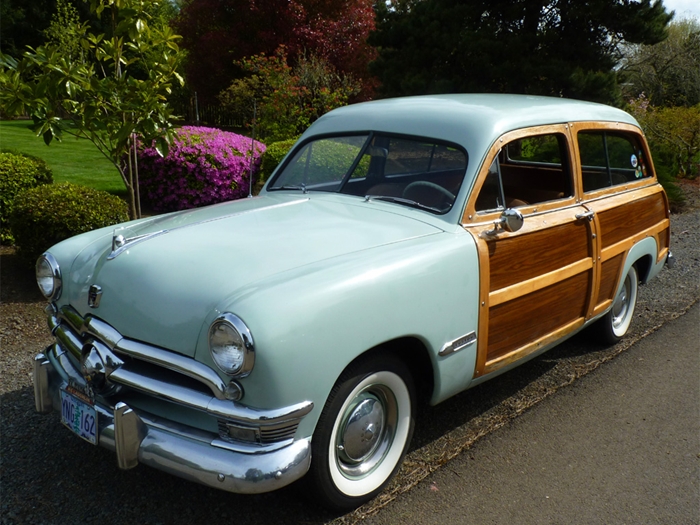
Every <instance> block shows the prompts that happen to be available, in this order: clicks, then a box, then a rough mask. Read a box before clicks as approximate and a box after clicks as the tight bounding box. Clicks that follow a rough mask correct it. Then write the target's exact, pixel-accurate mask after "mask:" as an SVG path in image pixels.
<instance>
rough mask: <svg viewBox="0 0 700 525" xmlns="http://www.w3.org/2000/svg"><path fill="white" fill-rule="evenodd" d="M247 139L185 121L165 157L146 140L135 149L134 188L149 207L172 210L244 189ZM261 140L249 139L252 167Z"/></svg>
mask: <svg viewBox="0 0 700 525" xmlns="http://www.w3.org/2000/svg"><path fill="white" fill-rule="evenodd" d="M251 146H252V141H251V139H250V138H248V137H244V136H243V135H237V134H236V133H229V132H225V131H221V130H219V129H214V128H203V127H195V126H185V127H182V128H180V129H179V130H178V131H177V136H176V138H175V140H174V142H173V144H172V145H171V146H170V150H169V152H168V154H167V156H165V157H161V156H160V155H159V154H158V152H157V151H156V149H155V148H154V147H153V146H152V145H151V146H148V147H143V148H141V149H140V151H139V158H138V161H139V178H140V193H141V199H142V201H143V202H144V204H146V205H148V206H150V207H151V208H152V209H153V210H154V211H176V210H184V209H188V208H195V207H198V206H206V205H208V204H214V203H217V202H224V201H229V200H233V199H239V198H241V197H243V196H245V195H247V194H248V184H249V177H250V166H251V165H250V163H251V149H252V148H251ZM264 152H265V145H264V144H263V143H261V142H259V141H255V152H254V154H253V158H252V161H253V172H255V171H257V170H258V169H259V167H260V160H261V157H262V155H263V153H264Z"/></svg>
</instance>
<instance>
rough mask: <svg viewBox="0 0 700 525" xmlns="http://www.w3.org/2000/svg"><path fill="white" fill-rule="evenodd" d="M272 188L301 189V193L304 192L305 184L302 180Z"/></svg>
mask: <svg viewBox="0 0 700 525" xmlns="http://www.w3.org/2000/svg"><path fill="white" fill-rule="evenodd" d="M272 189H273V190H301V191H302V192H303V193H306V184H304V183H303V182H302V183H301V184H299V185H294V184H287V185H285V186H280V187H279V188H272Z"/></svg>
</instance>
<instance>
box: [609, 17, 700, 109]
mask: <svg viewBox="0 0 700 525" xmlns="http://www.w3.org/2000/svg"><path fill="white" fill-rule="evenodd" d="M668 34H669V36H668V38H667V39H666V40H664V41H663V42H659V43H658V44H655V45H636V46H630V47H629V48H628V50H627V52H626V56H625V59H624V61H623V68H622V72H623V73H624V77H625V82H626V84H625V86H626V88H627V92H628V94H629V96H632V97H638V96H640V95H641V94H645V95H646V97H648V99H649V102H651V103H652V104H653V105H654V106H694V105H696V104H700V21H698V20H694V19H690V18H689V19H685V20H679V21H674V22H672V23H671V24H670V25H669V27H668Z"/></svg>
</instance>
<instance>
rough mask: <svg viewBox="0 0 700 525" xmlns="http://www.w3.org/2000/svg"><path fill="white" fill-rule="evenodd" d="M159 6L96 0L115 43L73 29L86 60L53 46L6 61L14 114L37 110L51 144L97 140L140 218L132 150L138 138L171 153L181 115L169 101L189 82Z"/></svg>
mask: <svg viewBox="0 0 700 525" xmlns="http://www.w3.org/2000/svg"><path fill="white" fill-rule="evenodd" d="M157 3H158V2H157V1H155V0H153V1H152V2H141V1H140V0H90V6H91V10H92V11H93V12H94V13H95V14H97V15H101V14H103V13H106V14H108V15H109V16H110V19H111V21H112V28H111V36H109V37H106V36H105V35H104V34H99V35H95V34H93V33H89V32H88V23H87V22H85V23H78V24H77V25H74V26H73V27H71V28H69V29H70V31H72V32H73V33H77V34H84V37H83V38H81V40H80V44H81V47H82V49H83V52H84V54H85V61H82V60H76V59H75V58H74V57H72V56H71V55H70V52H69V51H68V50H66V49H63V48H62V47H61V46H56V45H53V44H47V45H46V46H43V47H38V48H36V49H30V50H29V51H27V52H26V53H25V54H24V57H23V58H22V59H21V60H20V61H17V60H15V59H14V58H12V57H9V56H2V57H0V68H2V69H1V70H0V88H1V89H0V102H1V103H2V104H3V106H4V108H5V109H6V110H7V111H8V112H9V113H10V114H17V113H22V112H25V111H26V112H29V113H30V114H31V115H32V117H33V118H34V123H35V126H34V131H35V133H36V134H37V135H41V136H43V138H44V141H45V142H46V143H47V144H49V143H50V142H51V141H52V140H53V139H54V138H55V139H57V140H59V141H60V140H61V137H62V135H63V133H66V134H73V135H77V136H82V137H85V138H87V139H89V140H90V141H92V142H93V143H94V144H95V145H96V146H97V148H98V149H99V150H100V152H101V153H102V154H103V155H104V156H105V157H107V158H108V159H109V160H110V161H111V162H112V163H113V164H114V166H115V167H116V168H117V170H118V171H119V173H120V175H121V177H122V180H123V181H124V184H125V186H126V188H127V190H129V197H130V213H131V216H132V217H136V216H139V215H140V209H139V203H138V201H137V200H136V198H135V197H136V195H137V191H136V188H137V186H138V181H137V180H136V179H135V178H134V172H133V169H132V163H131V162H129V159H130V157H129V156H128V155H127V152H128V151H129V150H130V148H131V146H132V144H133V143H134V137H135V135H139V136H141V137H143V139H144V140H146V141H149V142H150V141H152V140H156V141H157V146H158V149H159V150H161V151H166V150H167V147H168V141H169V139H170V138H171V137H172V134H173V123H172V120H173V116H172V114H171V111H170V109H169V107H168V105H167V104H166V100H167V96H168V94H169V93H170V92H171V90H172V87H173V83H174V82H182V78H181V77H180V76H179V75H178V73H177V67H178V61H179V55H178V46H177V44H176V41H177V40H178V38H179V37H178V36H177V35H175V34H174V33H173V32H172V30H171V29H170V28H169V27H168V26H167V25H163V23H162V19H161V18H157V17H153V16H152V14H151V13H152V11H153V10H154V6H155V5H156V4H157ZM151 22H153V23H152V24H151Z"/></svg>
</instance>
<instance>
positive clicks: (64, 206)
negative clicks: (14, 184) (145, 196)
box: [10, 182, 129, 264]
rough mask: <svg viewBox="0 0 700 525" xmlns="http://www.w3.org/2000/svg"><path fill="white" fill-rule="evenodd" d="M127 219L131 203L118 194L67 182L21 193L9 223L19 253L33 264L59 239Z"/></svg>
mask: <svg viewBox="0 0 700 525" xmlns="http://www.w3.org/2000/svg"><path fill="white" fill-rule="evenodd" d="M128 219H129V214H128V206H127V204H126V202H124V201H123V200H121V199H120V198H119V197H115V196H114V195H110V194H109V193H107V192H105V191H100V190H95V189H92V188H87V187H84V186H77V185H75V184H70V183H67V182H66V183H63V184H51V185H44V186H39V187H37V188H32V189H29V190H27V191H25V192H23V193H21V194H20V195H18V196H17V198H16V199H15V202H14V205H13V206H12V212H11V213H10V227H11V228H12V234H13V235H14V237H15V244H16V245H17V248H18V254H19V256H20V257H21V258H22V259H23V260H24V261H25V262H26V263H28V264H33V262H34V261H35V260H36V258H37V257H38V256H39V255H41V254H42V253H43V252H44V251H46V250H47V249H48V248H50V247H51V246H53V245H54V244H56V243H57V242H60V241H62V240H64V239H67V238H68V237H72V236H73V235H78V234H79V233H83V232H87V231H90V230H94V229H97V228H102V227H104V226H109V225H111V224H117V223H119V222H124V221H127V220H128Z"/></svg>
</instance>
